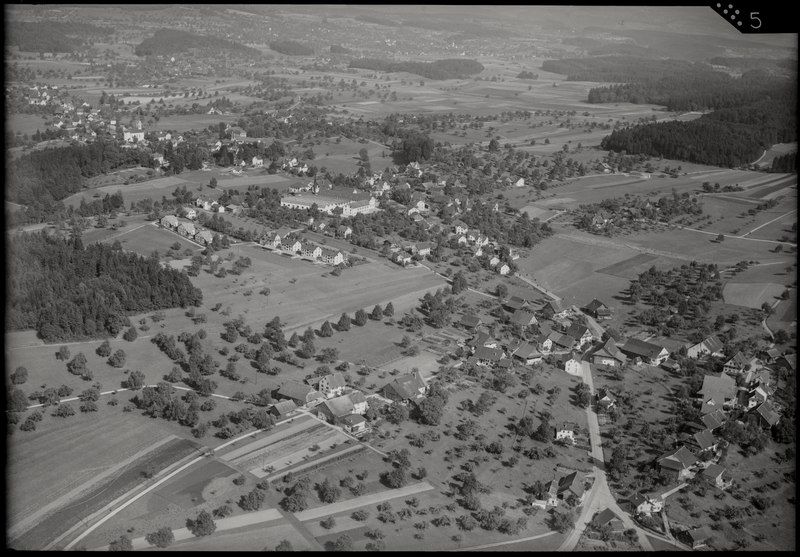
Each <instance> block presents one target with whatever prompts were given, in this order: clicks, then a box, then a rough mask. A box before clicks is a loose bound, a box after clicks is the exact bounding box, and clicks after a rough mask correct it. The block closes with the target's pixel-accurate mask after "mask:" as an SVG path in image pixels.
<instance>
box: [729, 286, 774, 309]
mask: <svg viewBox="0 0 800 557" xmlns="http://www.w3.org/2000/svg"><path fill="white" fill-rule="evenodd" d="M783 291H784V286H782V285H780V284H776V283H772V282H767V283H758V282H755V283H747V284H737V283H735V282H729V283H728V284H726V285H725V288H724V289H723V291H722V294H723V297H724V298H725V302H726V303H728V304H734V305H737V306H744V307H748V308H754V309H757V308H760V307H761V304H763V303H764V302H768V303H769V304H772V303H773V302H775V300H776V299H778V298H779V297H780V295H781V292H783Z"/></svg>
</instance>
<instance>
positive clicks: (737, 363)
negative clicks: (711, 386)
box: [722, 352, 750, 375]
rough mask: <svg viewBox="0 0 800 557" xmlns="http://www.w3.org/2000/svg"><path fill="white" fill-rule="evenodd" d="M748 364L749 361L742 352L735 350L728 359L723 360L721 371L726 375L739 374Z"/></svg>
mask: <svg viewBox="0 0 800 557" xmlns="http://www.w3.org/2000/svg"><path fill="white" fill-rule="evenodd" d="M748 366H750V361H749V360H748V359H747V358H745V357H744V354H742V353H741V352H737V353H736V354H734V355H733V357H732V358H731V359H730V360H728V361H727V362H725V365H724V366H723V368H722V371H723V372H725V373H727V374H728V375H739V374H740V373H744V371H745V369H747V367H748Z"/></svg>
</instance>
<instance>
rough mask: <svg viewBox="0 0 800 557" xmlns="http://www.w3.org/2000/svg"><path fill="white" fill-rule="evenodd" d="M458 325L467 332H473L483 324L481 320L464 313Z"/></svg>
mask: <svg viewBox="0 0 800 557" xmlns="http://www.w3.org/2000/svg"><path fill="white" fill-rule="evenodd" d="M460 323H461V325H463V326H464V328H466V329H469V330H474V329H475V328H476V327H477V326H479V325H480V324H481V323H483V322H482V321H481V318H480V317H478V316H477V315H475V314H472V313H465V314H464V315H463V316H462V317H461V321H460Z"/></svg>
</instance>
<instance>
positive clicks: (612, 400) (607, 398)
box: [597, 389, 617, 412]
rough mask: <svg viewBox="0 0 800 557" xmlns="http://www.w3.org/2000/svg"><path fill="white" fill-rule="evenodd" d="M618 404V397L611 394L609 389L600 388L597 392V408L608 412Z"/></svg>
mask: <svg viewBox="0 0 800 557" xmlns="http://www.w3.org/2000/svg"><path fill="white" fill-rule="evenodd" d="M616 404H617V397H615V396H614V395H612V394H611V391H609V390H608V389H600V390H599V391H598V392H597V409H598V411H600V412H608V411H609V410H610V409H611V408H612V407H613V406H614V405H616Z"/></svg>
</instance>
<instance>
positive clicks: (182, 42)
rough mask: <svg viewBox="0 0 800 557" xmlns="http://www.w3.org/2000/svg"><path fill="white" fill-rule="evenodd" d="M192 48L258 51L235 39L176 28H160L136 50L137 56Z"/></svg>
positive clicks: (164, 54)
mask: <svg viewBox="0 0 800 557" xmlns="http://www.w3.org/2000/svg"><path fill="white" fill-rule="evenodd" d="M190 48H215V49H220V50H230V51H234V52H242V53H245V52H247V53H251V54H257V53H258V51H257V50H256V49H254V48H250V47H248V46H244V45H242V44H239V43H235V42H233V41H228V40H225V39H218V38H217V37H209V36H206V35H195V34H194V33H189V32H187V31H176V30H174V29H159V30H158V31H156V32H155V33H154V34H153V36H152V37H150V38H148V39H145V40H143V41H142V42H141V44H139V45H138V46H137V47H136V49H135V51H134V52H135V53H136V55H137V56H151V55H152V56H167V55H170V54H178V53H180V52H186V51H188V50H189V49H190Z"/></svg>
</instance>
